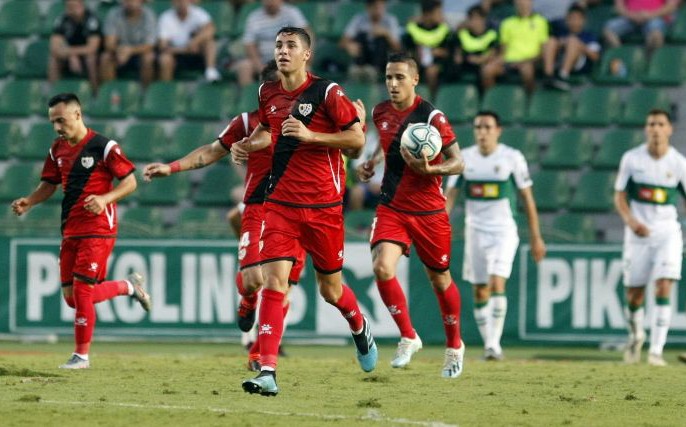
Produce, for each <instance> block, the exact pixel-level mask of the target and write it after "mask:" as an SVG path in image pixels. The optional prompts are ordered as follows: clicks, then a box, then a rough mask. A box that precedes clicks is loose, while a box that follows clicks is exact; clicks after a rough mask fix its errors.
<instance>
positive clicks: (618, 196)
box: [614, 191, 650, 237]
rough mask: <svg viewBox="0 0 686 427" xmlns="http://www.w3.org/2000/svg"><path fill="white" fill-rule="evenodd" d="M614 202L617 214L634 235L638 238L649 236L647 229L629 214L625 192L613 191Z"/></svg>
mask: <svg viewBox="0 0 686 427" xmlns="http://www.w3.org/2000/svg"><path fill="white" fill-rule="evenodd" d="M614 202H615V209H617V213H618V214H619V216H620V217H621V218H622V221H624V224H626V225H627V226H628V227H629V228H630V229H631V231H633V232H634V234H636V235H637V236H640V237H646V236H648V235H649V234H650V230H649V229H648V227H646V225H645V224H643V223H641V222H639V221H638V220H637V219H636V218H635V217H634V216H633V215H632V214H631V209H630V208H629V203H628V202H627V201H626V191H615V196H614Z"/></svg>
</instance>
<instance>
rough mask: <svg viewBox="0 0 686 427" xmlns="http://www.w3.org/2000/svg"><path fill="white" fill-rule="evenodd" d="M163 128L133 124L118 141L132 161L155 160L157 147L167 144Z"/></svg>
mask: <svg viewBox="0 0 686 427" xmlns="http://www.w3.org/2000/svg"><path fill="white" fill-rule="evenodd" d="M167 139H168V138H167V135H166V134H165V132H164V128H162V126H161V125H159V124H157V123H135V124H132V125H130V126H129V128H128V129H127V130H126V133H125V134H124V137H123V138H122V140H121V141H120V145H121V147H122V149H123V150H124V153H125V154H126V156H127V157H128V158H129V159H131V160H133V161H136V162H137V161H151V160H155V153H156V150H157V149H158V147H164V146H165V145H166V144H167Z"/></svg>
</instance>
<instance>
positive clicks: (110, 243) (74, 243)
mask: <svg viewBox="0 0 686 427" xmlns="http://www.w3.org/2000/svg"><path fill="white" fill-rule="evenodd" d="M116 240H117V239H116V238H114V237H89V238H82V239H79V238H70V239H63V240H62V246H61V247H60V280H61V281H62V286H70V285H72V283H73V280H74V278H77V279H79V280H82V281H84V282H86V283H91V284H96V283H99V282H102V281H103V280H105V276H107V259H108V258H109V257H110V254H111V253H112V249H113V248H114V243H115V241H116Z"/></svg>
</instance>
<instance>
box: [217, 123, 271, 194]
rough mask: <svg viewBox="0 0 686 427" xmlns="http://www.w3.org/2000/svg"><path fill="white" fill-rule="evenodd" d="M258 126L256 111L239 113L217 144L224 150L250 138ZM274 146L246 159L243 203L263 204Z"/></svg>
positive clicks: (256, 152)
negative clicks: (246, 168)
mask: <svg viewBox="0 0 686 427" xmlns="http://www.w3.org/2000/svg"><path fill="white" fill-rule="evenodd" d="M258 124H259V115H258V114H257V111H251V112H250V113H241V114H239V115H238V116H236V117H234V118H233V119H232V120H231V122H230V123H229V125H228V126H227V127H226V129H224V130H223V131H222V132H221V133H220V134H219V137H218V139H219V142H220V143H221V145H222V146H223V147H224V148H225V149H226V150H229V151H230V150H231V146H232V145H233V144H234V143H235V142H238V141H240V140H241V139H243V138H245V137H248V136H250V134H251V133H252V131H253V130H255V128H256V127H257V125H258ZM273 154H274V145H273V144H272V145H270V146H269V147H267V148H265V149H263V150H257V151H253V152H252V153H250V156H249V158H248V170H247V172H246V178H245V195H244V196H243V203H245V204H246V205H247V204H250V203H264V194H265V191H266V189H267V184H268V182H269V171H270V169H271V167H272V155H273Z"/></svg>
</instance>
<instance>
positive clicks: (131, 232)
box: [118, 206, 166, 237]
mask: <svg viewBox="0 0 686 427" xmlns="http://www.w3.org/2000/svg"><path fill="white" fill-rule="evenodd" d="M118 234H119V236H120V237H162V236H165V235H166V233H165V232H164V211H163V210H162V208H157V207H154V206H146V207H134V208H128V209H126V211H124V213H123V214H121V215H120V217H119V230H118Z"/></svg>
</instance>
